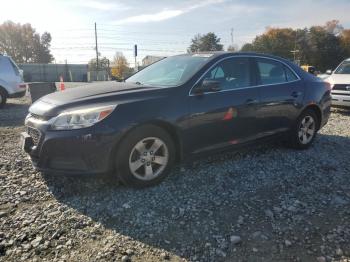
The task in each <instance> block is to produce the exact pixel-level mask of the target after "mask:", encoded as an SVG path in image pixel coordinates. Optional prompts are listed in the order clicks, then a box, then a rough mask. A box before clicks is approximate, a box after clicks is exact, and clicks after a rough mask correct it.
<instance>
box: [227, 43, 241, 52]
mask: <svg viewBox="0 0 350 262" xmlns="http://www.w3.org/2000/svg"><path fill="white" fill-rule="evenodd" d="M237 50H238V48H237V47H236V46H234V45H229V46H228V47H227V51H229V52H237Z"/></svg>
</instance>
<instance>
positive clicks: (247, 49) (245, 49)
mask: <svg viewBox="0 0 350 262" xmlns="http://www.w3.org/2000/svg"><path fill="white" fill-rule="evenodd" d="M241 51H242V52H253V51H255V49H254V45H253V44H250V43H246V44H244V45H243V46H242V48H241Z"/></svg>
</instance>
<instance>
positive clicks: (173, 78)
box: [125, 55, 211, 87]
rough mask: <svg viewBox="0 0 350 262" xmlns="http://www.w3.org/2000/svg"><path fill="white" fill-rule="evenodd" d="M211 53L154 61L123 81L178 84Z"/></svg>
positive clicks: (183, 81) (147, 83)
mask: <svg viewBox="0 0 350 262" xmlns="http://www.w3.org/2000/svg"><path fill="white" fill-rule="evenodd" d="M210 56H211V55H186V56H172V57H168V58H165V59H163V60H161V61H159V62H156V63H154V64H152V65H150V66H148V67H146V68H145V69H143V70H141V71H140V72H138V73H136V74H135V75H133V76H131V77H129V78H128V79H127V80H126V81H125V82H128V83H137V84H140V85H150V86H165V87H167V86H178V85H181V84H183V83H185V82H186V81H187V80H189V79H190V78H191V77H192V76H193V75H194V74H195V73H196V72H197V71H198V70H199V69H200V68H201V67H202V66H203V65H204V64H205V63H206V61H207V60H208V59H209V57H210Z"/></svg>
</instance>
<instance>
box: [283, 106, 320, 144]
mask: <svg viewBox="0 0 350 262" xmlns="http://www.w3.org/2000/svg"><path fill="white" fill-rule="evenodd" d="M319 121H320V120H319V119H318V117H317V115H316V113H315V112H314V111H313V110H310V109H308V110H305V111H304V112H303V113H302V114H301V115H300V116H299V117H298V119H297V121H296V122H295V124H294V126H293V128H292V129H291V131H290V133H289V137H288V141H287V142H288V146H289V147H292V148H295V149H300V150H303V149H307V148H309V147H310V146H311V145H312V143H313V142H314V140H315V137H316V135H317V131H318V127H319Z"/></svg>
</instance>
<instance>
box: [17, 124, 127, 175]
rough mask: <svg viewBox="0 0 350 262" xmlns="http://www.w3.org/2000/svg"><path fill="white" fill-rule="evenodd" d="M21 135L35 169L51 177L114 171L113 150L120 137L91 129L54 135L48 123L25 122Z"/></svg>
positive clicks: (98, 128) (104, 130) (95, 128)
mask: <svg viewBox="0 0 350 262" xmlns="http://www.w3.org/2000/svg"><path fill="white" fill-rule="evenodd" d="M26 128H27V130H26V132H24V133H22V134H21V137H22V138H21V141H22V149H23V150H24V151H25V152H27V153H28V155H29V156H30V158H31V160H32V164H33V166H34V168H35V169H36V170H38V171H42V172H46V173H50V174H66V175H75V174H84V175H93V174H103V173H107V172H110V171H111V170H112V169H113V159H112V157H113V150H114V148H115V147H116V145H117V143H118V141H119V137H120V135H119V133H118V132H117V133H116V132H112V130H110V129H108V128H101V126H99V127H95V126H94V127H90V128H84V129H78V130H67V131H54V130H50V128H49V125H48V124H47V123H43V122H41V123H35V122H32V121H30V120H26Z"/></svg>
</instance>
